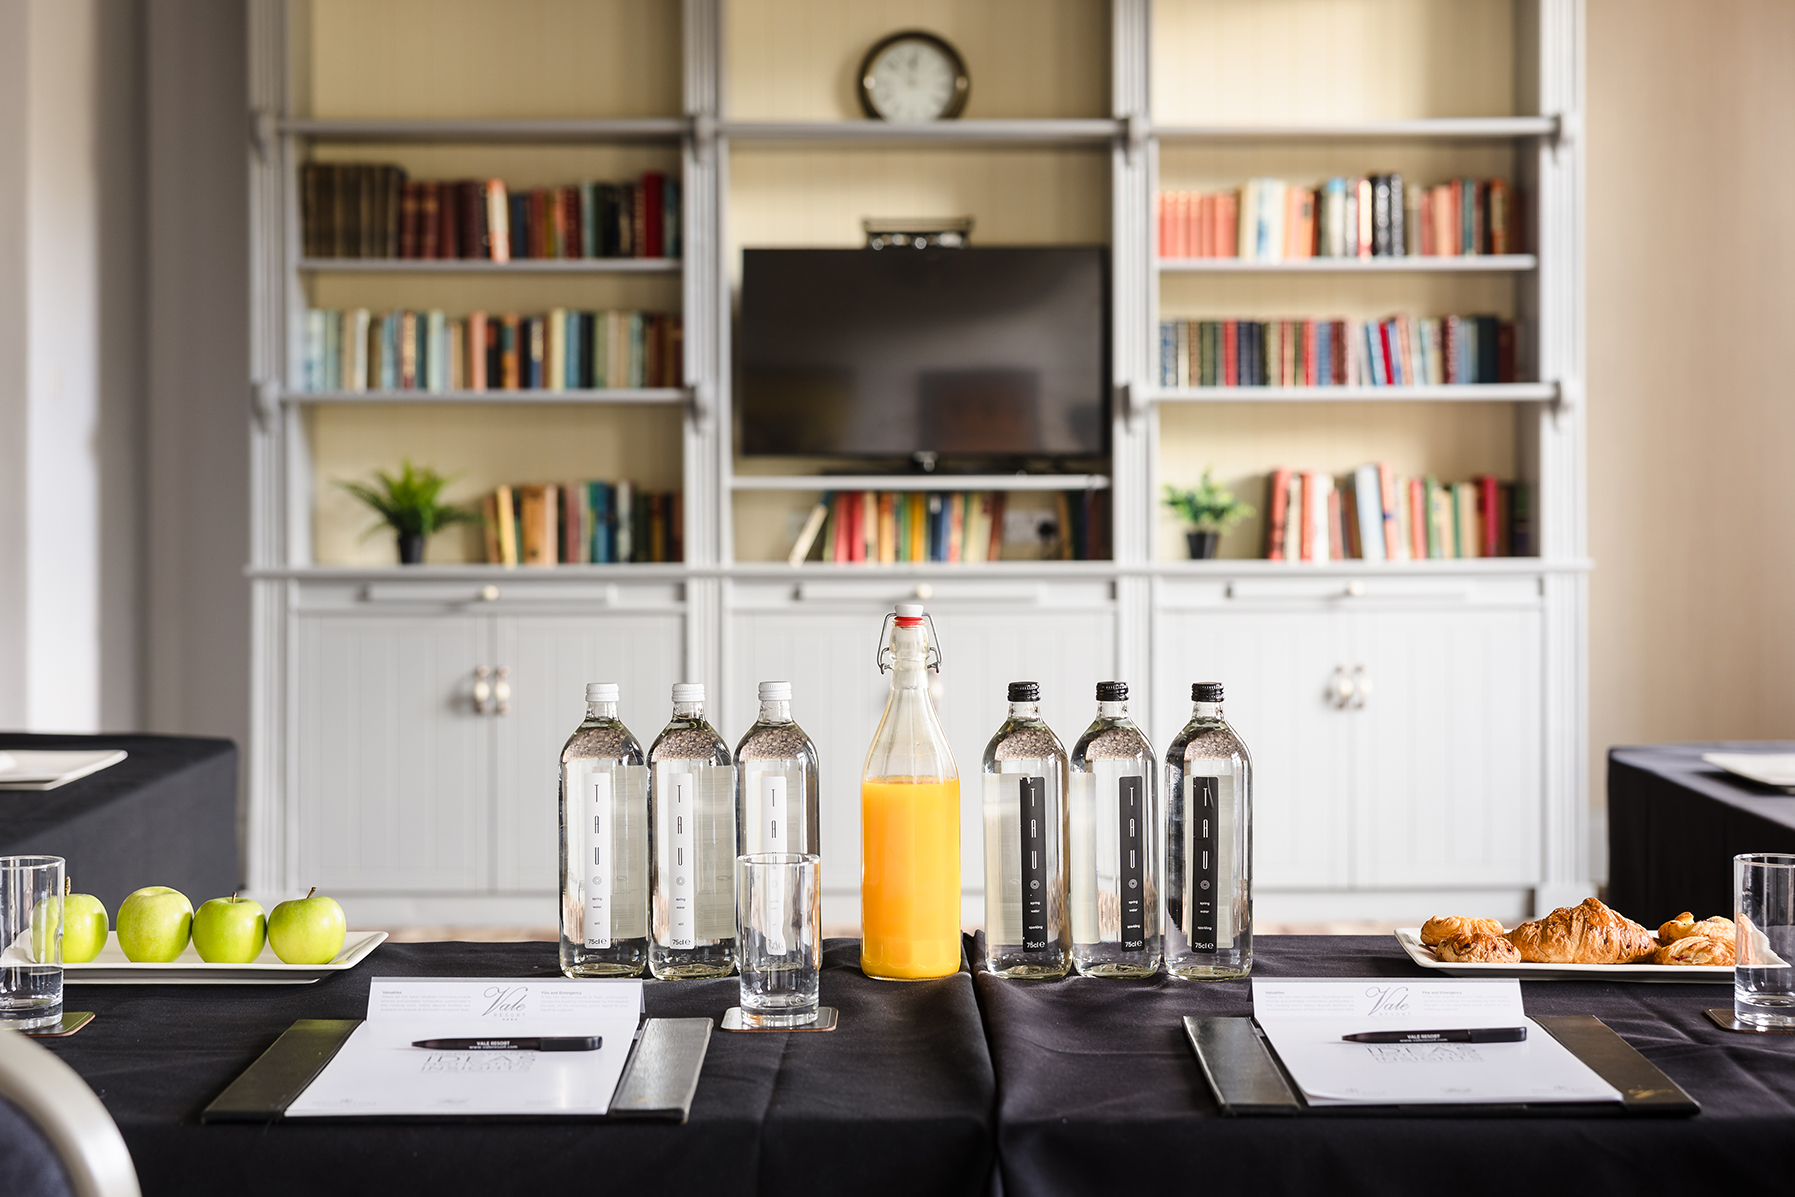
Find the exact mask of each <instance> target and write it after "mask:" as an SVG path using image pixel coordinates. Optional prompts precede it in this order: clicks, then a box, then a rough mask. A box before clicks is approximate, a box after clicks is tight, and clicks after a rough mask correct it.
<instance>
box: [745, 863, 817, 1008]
mask: <svg viewBox="0 0 1795 1197" xmlns="http://www.w3.org/2000/svg"><path fill="white" fill-rule="evenodd" d="M821 886H822V858H821V857H818V856H816V855H814V854H810V853H795V852H760V853H755V854H753V855H749V856H738V857H736V861H735V917H736V940H735V943H736V963H737V965H738V967H739V968H740V969H741V974H742V976H741V982H742V986H741V987H742V1022H743V1023H744V1024H745V1025H747V1026H751V1027H801V1026H804V1025H805V1024H807V1023H812V1022H815V1021H816V1012H817V1000H818V992H819V982H820V979H821V975H822V969H823V906H822V891H821Z"/></svg>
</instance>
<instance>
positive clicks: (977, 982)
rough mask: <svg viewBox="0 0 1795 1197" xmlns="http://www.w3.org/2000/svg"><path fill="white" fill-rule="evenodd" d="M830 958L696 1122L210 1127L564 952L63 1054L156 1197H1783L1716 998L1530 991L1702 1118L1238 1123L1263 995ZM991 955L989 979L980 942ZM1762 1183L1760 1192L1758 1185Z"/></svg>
mask: <svg viewBox="0 0 1795 1197" xmlns="http://www.w3.org/2000/svg"><path fill="white" fill-rule="evenodd" d="M857 948H858V945H857V943H856V942H855V941H851V940H830V941H829V942H828V943H827V945H826V950H825V958H824V972H823V980H822V997H823V1001H824V1003H825V1004H828V1005H832V1006H834V1007H836V1008H837V1009H839V1010H840V1011H841V1024H840V1026H839V1028H838V1029H836V1030H834V1031H830V1032H815V1033H783V1032H779V1033H753V1034H732V1033H726V1032H721V1031H719V1032H717V1033H715V1034H714V1035H713V1036H712V1039H711V1044H710V1050H709V1054H708V1056H707V1057H706V1059H705V1063H704V1069H703V1072H702V1075H701V1077H700V1080H699V1084H698V1089H697V1093H696V1096H695V1098H694V1100H693V1104H692V1109H691V1115H690V1118H689V1120H688V1121H687V1122H686V1123H685V1124H683V1125H681V1124H677V1123H671V1122H661V1123H657V1122H639V1121H622V1120H603V1119H598V1120H577V1121H559V1122H557V1121H527V1122H499V1121H483V1120H471V1121H464V1122H459V1123H430V1122H390V1123H355V1122H346V1121H345V1122H338V1121H326V1122H317V1121H306V1122H282V1123H274V1124H269V1125H219V1124H210V1125H201V1124H200V1122H199V1116H200V1112H201V1111H202V1110H203V1109H204V1108H205V1106H206V1105H207V1103H209V1102H210V1101H211V1100H212V1099H213V1098H214V1097H216V1096H217V1095H218V1093H219V1092H221V1091H222V1090H223V1089H224V1088H225V1087H226V1086H227V1085H228V1084H229V1083H230V1082H231V1081H232V1080H233V1079H234V1078H235V1077H236V1076H237V1075H238V1074H239V1073H241V1072H242V1071H243V1070H244V1069H245V1068H247V1067H248V1066H249V1065H250V1064H251V1062H253V1061H254V1060H255V1059H256V1057H257V1056H258V1055H259V1054H260V1053H261V1052H262V1051H263V1050H265V1049H266V1048H267V1047H268V1046H269V1045H270V1044H271V1043H273V1042H274V1040H275V1039H276V1038H277V1037H278V1036H279V1035H280V1033H281V1032H282V1031H283V1030H285V1029H286V1028H287V1027H288V1025H289V1024H291V1023H292V1021H293V1020H295V1019H299V1018H357V1017H360V1016H361V1015H362V1014H363V1013H364V1011H365V1008H366V1002H367V995H368V985H369V980H370V978H372V977H375V976H469V977H485V976H504V977H549V976H553V975H556V974H555V948H554V945H553V944H548V943H521V944H519V943H511V944H470V943H426V944H398V943H387V944H383V945H382V946H380V947H379V948H377V949H375V951H374V953H373V954H372V955H371V956H370V957H369V958H368V959H367V960H366V961H364V962H363V963H361V964H360V965H358V966H357V967H356V968H354V969H353V970H350V971H348V972H344V973H340V974H337V975H334V976H332V977H329V978H328V979H325V980H322V981H319V982H318V983H316V984H314V985H307V986H267V987H256V986H228V987H225V986H220V987H176V986H141V987H140V986H76V987H72V988H71V989H70V990H69V1005H70V1008H71V1009H81V1010H94V1011H96V1012H97V1014H98V1017H97V1018H96V1019H95V1021H94V1022H93V1023H91V1024H90V1025H89V1026H88V1027H86V1028H85V1029H83V1030H82V1031H80V1032H79V1033H78V1034H76V1035H74V1036H73V1037H71V1038H68V1039H63V1040H44V1041H42V1042H44V1043H45V1044H46V1045H47V1046H49V1048H50V1050H52V1051H54V1052H55V1053H56V1054H57V1055H58V1056H60V1057H61V1058H62V1059H64V1060H66V1061H67V1062H68V1063H69V1064H70V1065H72V1066H73V1067H74V1068H75V1070H76V1071H77V1072H79V1073H80V1074H81V1075H82V1076H83V1077H85V1078H86V1079H87V1081H88V1083H89V1084H91V1085H92V1086H93V1087H94V1089H95V1090H96V1091H97V1092H98V1093H99V1095H100V1097H101V1099H102V1100H103V1101H104V1102H105V1104H106V1106H107V1108H108V1109H109V1110H110V1111H111V1113H112V1115H113V1118H114V1119H115V1120H116V1121H117V1122H118V1124H119V1127H120V1129H121V1131H122V1132H123V1133H124V1136H125V1140H126V1142H127V1143H128V1144H129V1146H130V1149H131V1153H132V1156H133V1158H134V1159H135V1161H136V1164H137V1168H138V1171H139V1174H140V1176H141V1178H142V1181H143V1188H144V1192H145V1193H146V1194H151V1195H154V1194H163V1193H168V1194H175V1193H179V1194H191V1195H195V1197H203V1195H205V1194H213V1193H217V1194H225V1193H231V1194H239V1193H273V1194H283V1193H317V1192H329V1193H332V1194H333V1195H343V1197H347V1195H350V1194H360V1193H370V1194H373V1193H380V1194H390V1193H394V1192H408V1193H409V1192H417V1193H431V1194H443V1195H454V1194H494V1193H513V1192H516V1193H526V1192H549V1191H573V1190H577V1189H591V1190H593V1191H597V1192H605V1193H627V1192H637V1193H652V1192H669V1193H682V1194H687V1193H695V1192H703V1191H706V1190H713V1191H717V1192H730V1193H738V1192H749V1191H752V1192H758V1193H767V1194H793V1193H805V1192H818V1191H831V1192H832V1191H841V1192H849V1193H854V1194H857V1195H870V1194H882V1193H892V1194H899V1193H902V1194H908V1195H915V1194H921V1193H928V1194H934V1193H968V1194H971V1193H979V1194H989V1193H1003V1194H1008V1195H1011V1197H1014V1195H1019V1194H1022V1195H1026V1194H1075V1193H1076V1194H1083V1193H1111V1192H1119V1191H1124V1190H1127V1191H1136V1192H1190V1193H1225V1192H1257V1193H1284V1192H1290V1193H1313V1192H1328V1193H1366V1194H1374V1193H1375V1194H1378V1195H1379V1197H1391V1195H1398V1194H1409V1193H1414V1194H1424V1193H1425V1194H1437V1193H1439V1192H1441V1191H1442V1190H1444V1191H1449V1192H1451V1193H1453V1194H1454V1197H1461V1195H1472V1194H1482V1193H1490V1194H1495V1193H1503V1194H1507V1193H1512V1192H1513V1191H1514V1190H1515V1189H1516V1187H1517V1186H1519V1185H1521V1184H1523V1183H1525V1185H1526V1186H1527V1187H1528V1188H1531V1189H1540V1190H1544V1191H1554V1190H1557V1189H1560V1188H1562V1189H1565V1190H1567V1191H1568V1190H1572V1189H1580V1190H1582V1191H1585V1192H1621V1191H1641V1192H1651V1191H1660V1190H1665V1189H1670V1188H1674V1187H1677V1186H1682V1187H1683V1188H1684V1189H1685V1191H1690V1192H1704V1191H1719V1190H1720V1189H1722V1188H1723V1187H1724V1188H1726V1189H1730V1190H1731V1191H1734V1192H1751V1191H1762V1192H1782V1191H1786V1190H1787V1186H1788V1183H1789V1178H1790V1177H1791V1176H1795V1036H1782V1035H1744V1034H1735V1033H1729V1032H1725V1031H1722V1030H1720V1029H1719V1028H1718V1027H1717V1026H1715V1025H1714V1024H1713V1023H1712V1022H1711V1021H1709V1020H1708V1018H1707V1017H1705V1016H1704V1015H1703V1013H1702V1011H1703V1009H1704V1008H1707V1007H1724V1006H1726V1005H1728V1004H1729V1003H1730V1001H1731V996H1732V994H1731V989H1730V987H1729V986H1726V985H1713V984H1698V985H1685V984H1658V985H1652V984H1636V983H1616V982H1594V983H1591V982H1563V981H1556V982H1554V981H1546V982H1528V983H1525V984H1524V987H1523V988H1524V997H1525V1001H1526V1005H1527V1009H1528V1012H1529V1013H1530V1014H1535V1015H1539V1014H1594V1015H1596V1016H1598V1017H1600V1018H1601V1019H1603V1020H1604V1021H1605V1022H1607V1023H1608V1025H1609V1026H1611V1027H1613V1028H1614V1029H1615V1030H1616V1031H1617V1032H1618V1033H1619V1034H1620V1035H1621V1036H1622V1037H1623V1038H1625V1039H1626V1040H1627V1042H1629V1043H1631V1044H1632V1045H1633V1046H1634V1047H1636V1048H1637V1049H1639V1051H1640V1052H1641V1053H1643V1054H1644V1055H1645V1056H1646V1057H1647V1058H1648V1059H1650V1060H1651V1061H1652V1062H1653V1063H1655V1064H1656V1065H1657V1066H1658V1067H1659V1068H1661V1069H1662V1070H1663V1071H1664V1072H1665V1073H1666V1074H1667V1075H1668V1076H1669V1077H1670V1078H1671V1079H1672V1080H1674V1081H1676V1082H1677V1083H1678V1084H1679V1085H1681V1086H1682V1087H1683V1088H1684V1089H1686V1090H1687V1091H1688V1092H1689V1094H1690V1095H1691V1096H1693V1097H1694V1098H1695V1099H1696V1100H1697V1101H1699V1102H1700V1103H1701V1104H1702V1107H1703V1108H1702V1111H1701V1113H1700V1114H1698V1115H1695V1116H1693V1117H1687V1118H1679V1119H1663V1118H1630V1117H1625V1116H1610V1117H1588V1116H1581V1117H1562V1118H1533V1119H1527V1120H1524V1121H1523V1120H1512V1119H1495V1118H1488V1117H1484V1118H1450V1119H1440V1118H1417V1117H1389V1116H1369V1117H1326V1116H1299V1117H1283V1118H1275V1117H1242V1118H1225V1117H1221V1116H1220V1115H1219V1114H1218V1112H1217V1109H1216V1106H1215V1103H1214V1101H1213V1099H1212V1098H1211V1096H1210V1093H1209V1090H1208V1088H1207V1086H1206V1084H1205V1082H1204V1080H1203V1077H1202V1074H1201V1073H1200V1071H1199V1070H1198V1067H1197V1062H1196V1059H1195V1057H1194V1055H1193V1053H1192V1051H1191V1049H1190V1047H1189V1045H1188V1043H1187V1041H1186V1040H1185V1037H1184V1033H1183V1030H1182V1026H1181V1018H1182V1017H1183V1016H1184V1015H1187V1014H1199V1015H1201V1014H1208V1015H1245V1014H1249V1013H1251V1010H1252V999H1251V992H1250V988H1249V984H1248V982H1245V981H1228V982H1217V983H1208V984H1203V983H1194V982H1186V981H1174V980H1172V979H1170V978H1167V977H1164V976H1161V977H1159V978H1157V979H1155V980H1151V981H1144V982H1124V981H1097V980H1088V979H1083V978H1076V977H1073V978H1068V979H1066V980H1063V981H1055V982H1018V981H1004V980H1000V979H997V978H994V977H991V976H989V975H988V974H986V973H984V972H983V971H982V969H976V968H963V969H962V971H961V972H960V973H959V974H958V975H956V976H953V977H949V978H945V979H943V980H940V981H931V982H920V983H913V984H896V983H890V982H877V981H870V980H867V979H866V978H865V977H863V976H861V975H860V973H859V970H858V968H857V967H856V963H857V958H858V957H857ZM967 957H968V959H969V960H972V961H975V962H976V961H977V960H978V959H979V956H978V949H977V945H976V942H975V941H973V940H968V941H967ZM1254 971H1255V975H1258V976H1265V977H1297V976H1319V977H1330V976H1332V977H1342V976H1344V977H1352V976H1376V977H1409V978H1420V977H1422V976H1423V975H1424V973H1423V972H1422V970H1421V969H1419V968H1417V967H1416V966H1415V965H1414V964H1412V963H1411V962H1410V961H1409V960H1408V959H1407V957H1406V956H1404V955H1403V954H1402V952H1401V950H1400V949H1399V948H1398V946H1397V945H1396V943H1395V941H1394V940H1393V939H1391V938H1387V937H1374V936H1264V937H1261V938H1260V939H1259V941H1258V944H1257V960H1256V963H1255V970H1254ZM736 984H737V983H736V981H735V980H734V979H733V978H729V979H720V980H714V981H688V982H652V983H650V984H649V985H648V986H647V987H646V1001H647V1007H648V1013H649V1014H650V1015H651V1016H654V1017H692V1016H702V1017H708V1018H711V1019H713V1020H717V1021H718V1022H721V1019H722V1015H723V1012H724V1011H725V1010H726V1009H727V1008H728V1007H730V1006H732V1005H735V1004H736V997H737V990H736ZM1754 1184H1755V1185H1760V1186H1762V1187H1761V1189H1757V1190H1754V1189H1752V1188H1751V1187H1750V1186H1752V1185H1754Z"/></svg>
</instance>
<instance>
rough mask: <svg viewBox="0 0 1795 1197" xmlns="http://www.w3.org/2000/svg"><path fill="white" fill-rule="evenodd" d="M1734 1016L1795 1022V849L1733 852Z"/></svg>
mask: <svg viewBox="0 0 1795 1197" xmlns="http://www.w3.org/2000/svg"><path fill="white" fill-rule="evenodd" d="M1733 895H1734V898H1733V921H1734V922H1735V923H1736V924H1737V925H1738V926H1737V932H1736V934H1737V937H1738V952H1737V964H1736V965H1735V967H1734V968H1733V1017H1734V1018H1736V1019H1738V1020H1739V1021H1740V1022H1743V1023H1749V1024H1751V1025H1752V1026H1757V1027H1767V1028H1768V1027H1774V1028H1776V1029H1778V1030H1784V1029H1788V1028H1795V964H1792V962H1795V855H1791V854H1790V853H1786V852H1744V853H1741V854H1739V855H1738V856H1735V857H1733Z"/></svg>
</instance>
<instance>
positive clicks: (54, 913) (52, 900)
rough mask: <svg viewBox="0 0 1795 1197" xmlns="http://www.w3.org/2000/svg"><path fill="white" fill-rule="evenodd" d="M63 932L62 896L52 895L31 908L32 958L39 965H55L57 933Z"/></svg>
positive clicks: (56, 958) (56, 960) (56, 959)
mask: <svg viewBox="0 0 1795 1197" xmlns="http://www.w3.org/2000/svg"><path fill="white" fill-rule="evenodd" d="M61 930H62V895H61V894H51V895H50V896H49V897H47V898H45V899H44V900H43V901H41V902H39V903H38V904H37V905H35V906H33V907H32V908H31V958H32V959H33V960H35V961H36V962H37V963H39V964H55V963H57V962H58V960H59V959H60V958H59V957H58V956H57V955H56V933H57V932H58V931H61Z"/></svg>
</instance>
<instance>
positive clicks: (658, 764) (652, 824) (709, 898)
mask: <svg viewBox="0 0 1795 1197" xmlns="http://www.w3.org/2000/svg"><path fill="white" fill-rule="evenodd" d="M648 767H649V799H650V801H649V842H650V844H651V845H652V848H653V852H652V855H651V860H652V869H651V872H650V878H651V881H652V885H653V891H654V905H653V911H652V914H653V922H652V926H651V931H650V943H649V948H648V967H649V969H650V971H652V972H653V973H654V975H655V976H656V977H659V978H661V979H662V980H682V979H688V978H696V977H726V976H728V975H729V974H730V973H731V972H732V971H733V970H734V969H735V856H736V852H735V846H736V832H735V767H734V766H733V765H732V764H731V763H730V760H729V745H728V744H725V743H724V742H723V737H722V736H719V735H718V734H717V731H716V729H715V728H713V727H712V726H711V725H710V724H709V723H708V722H706V721H705V718H704V686H703V685H702V684H701V683H697V682H681V683H679V684H678V685H675V686H674V687H673V717H672V719H670V720H669V721H668V723H667V726H666V727H665V728H663V729H662V730H661V734H660V735H659V736H657V737H655V741H654V745H653V746H652V747H651V748H649V750H648Z"/></svg>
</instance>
